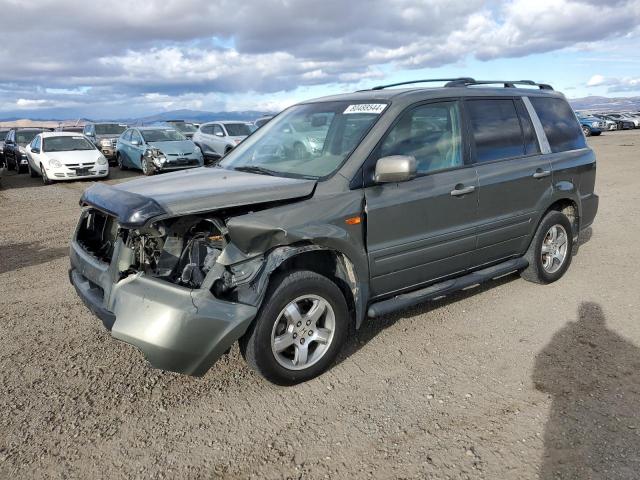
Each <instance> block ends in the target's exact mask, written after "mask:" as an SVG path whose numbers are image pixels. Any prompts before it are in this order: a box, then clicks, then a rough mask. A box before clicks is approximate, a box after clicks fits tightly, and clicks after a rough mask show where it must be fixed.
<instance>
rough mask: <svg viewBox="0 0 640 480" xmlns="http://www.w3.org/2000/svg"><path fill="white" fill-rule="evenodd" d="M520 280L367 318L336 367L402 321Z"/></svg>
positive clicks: (499, 281) (504, 280)
mask: <svg viewBox="0 0 640 480" xmlns="http://www.w3.org/2000/svg"><path fill="white" fill-rule="evenodd" d="M519 278H520V276H519V275H518V274H512V275H507V276H504V277H501V278H498V279H497V280H492V281H490V282H485V283H483V284H481V285H480V286H478V287H476V288H474V289H471V290H461V291H458V292H455V293H452V294H451V295H449V296H447V297H445V298H443V299H440V300H435V301H434V300H432V301H427V302H425V303H421V304H419V305H416V306H415V307H411V308H408V309H406V310H401V311H398V312H395V313H391V314H389V315H384V316H382V317H379V318H373V319H372V318H365V319H364V322H363V323H362V326H361V327H360V328H359V329H358V330H355V331H354V332H352V334H351V335H350V336H349V339H348V340H347V343H346V345H345V347H344V348H343V349H342V351H341V353H340V355H339V356H338V360H337V362H336V365H337V364H339V363H342V362H343V361H344V360H346V359H347V358H348V357H350V356H351V355H354V354H355V353H356V352H358V350H360V349H361V348H363V347H364V346H365V345H366V344H367V343H369V342H370V341H371V340H372V339H373V338H375V337H376V336H377V335H378V334H380V333H381V332H383V331H384V330H386V329H387V328H389V327H391V326H393V325H395V324H396V322H398V321H400V320H403V319H406V318H411V317H414V316H416V315H420V314H424V313H427V312H428V311H429V310H434V309H436V308H441V307H445V306H447V305H449V304H452V303H456V302H459V301H462V300H464V299H466V298H469V297H472V296H473V295H478V294H480V293H482V292H485V291H487V290H490V289H492V288H496V287H498V286H500V285H505V284H508V283H510V282H512V281H514V280H518V279H519Z"/></svg>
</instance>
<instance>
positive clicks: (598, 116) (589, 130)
mask: <svg viewBox="0 0 640 480" xmlns="http://www.w3.org/2000/svg"><path fill="white" fill-rule="evenodd" d="M576 116H577V117H578V120H579V121H580V124H581V125H582V130H583V132H584V134H585V135H587V136H589V135H599V133H598V132H597V130H598V129H599V130H600V131H601V132H602V131H604V130H607V131H611V130H631V129H634V128H640V112H589V113H587V112H576ZM596 123H597V125H596Z"/></svg>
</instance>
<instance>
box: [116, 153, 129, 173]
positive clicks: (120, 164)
mask: <svg viewBox="0 0 640 480" xmlns="http://www.w3.org/2000/svg"><path fill="white" fill-rule="evenodd" d="M116 163H117V164H118V167H119V168H120V170H129V167H127V166H126V165H125V164H124V160H123V159H122V155H120V154H119V153H117V154H116Z"/></svg>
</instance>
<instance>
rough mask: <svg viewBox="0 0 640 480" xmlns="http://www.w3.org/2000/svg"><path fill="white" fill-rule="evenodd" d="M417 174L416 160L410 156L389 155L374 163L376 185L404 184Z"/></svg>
mask: <svg viewBox="0 0 640 480" xmlns="http://www.w3.org/2000/svg"><path fill="white" fill-rule="evenodd" d="M416 174H417V170H416V159H415V157H412V156H410V155H391V156H389V157H382V158H379V159H378V161H377V162H376V171H375V176H374V180H375V182H376V183H396V182H406V181H407V180H411V179H412V178H415V176H416Z"/></svg>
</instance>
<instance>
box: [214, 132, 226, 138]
mask: <svg viewBox="0 0 640 480" xmlns="http://www.w3.org/2000/svg"><path fill="white" fill-rule="evenodd" d="M214 135H215V136H216V137H224V133H222V132H216V133H215V134H214Z"/></svg>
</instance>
